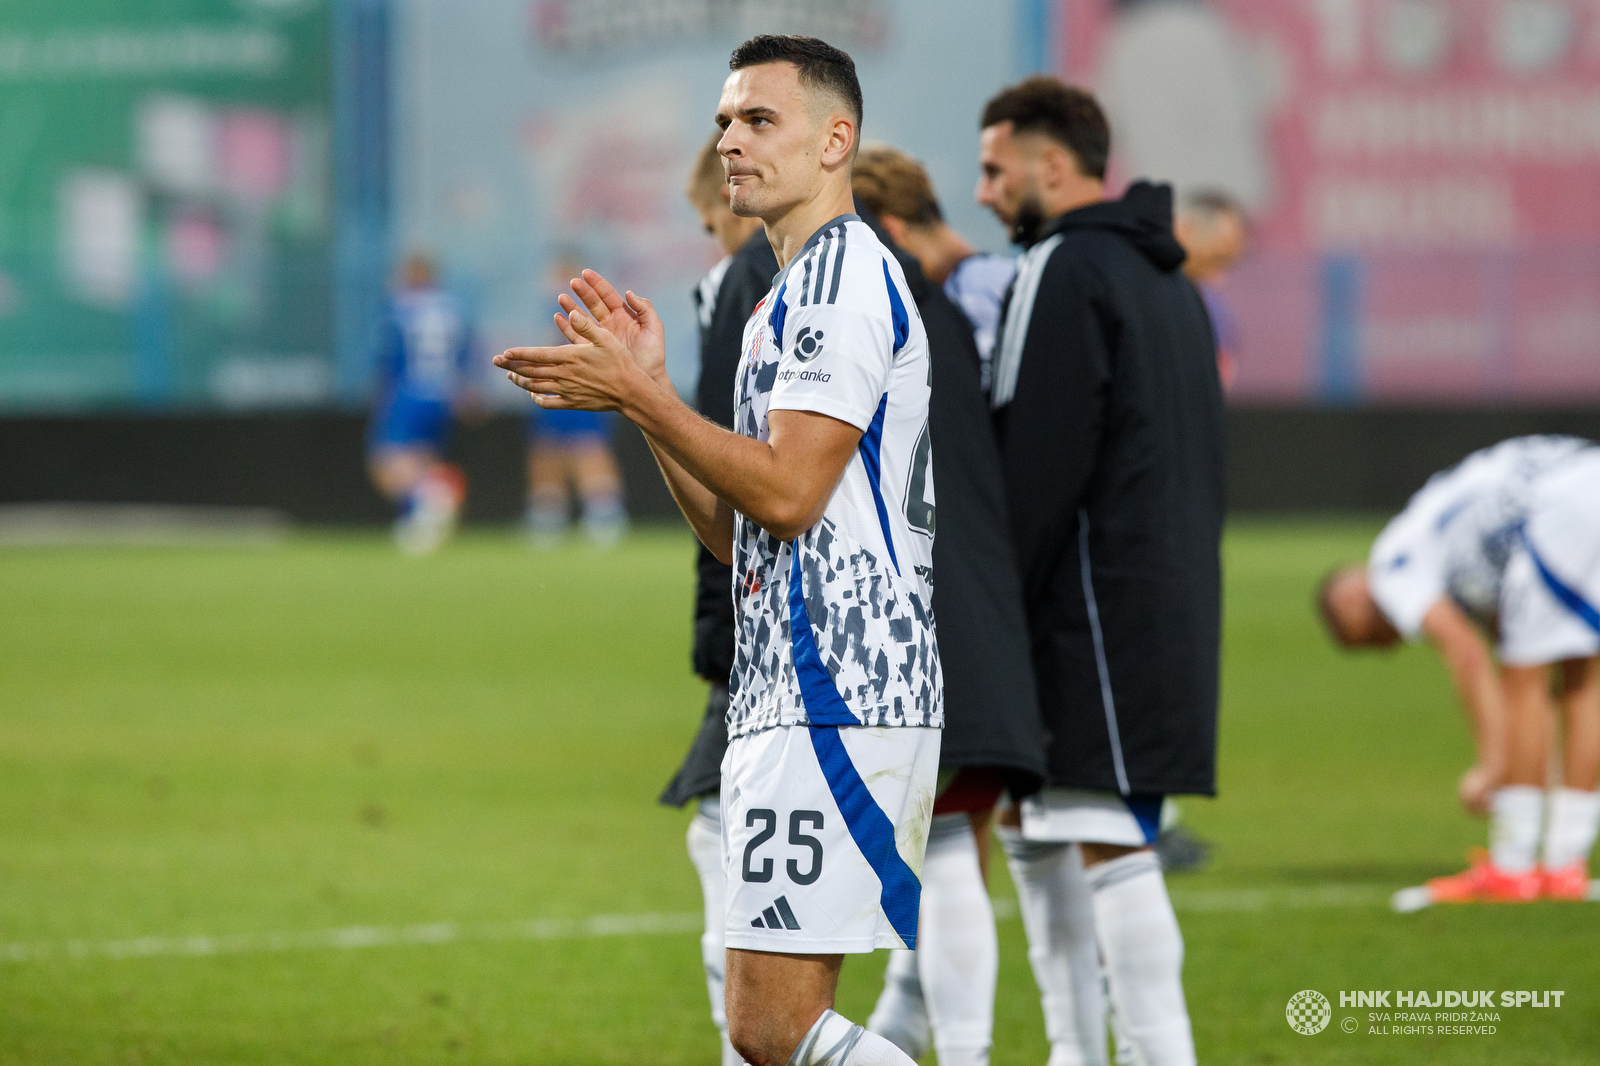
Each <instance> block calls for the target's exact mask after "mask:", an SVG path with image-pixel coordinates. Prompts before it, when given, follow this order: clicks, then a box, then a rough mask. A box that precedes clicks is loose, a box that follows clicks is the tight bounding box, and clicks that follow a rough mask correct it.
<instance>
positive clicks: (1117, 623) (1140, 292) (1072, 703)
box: [994, 182, 1224, 794]
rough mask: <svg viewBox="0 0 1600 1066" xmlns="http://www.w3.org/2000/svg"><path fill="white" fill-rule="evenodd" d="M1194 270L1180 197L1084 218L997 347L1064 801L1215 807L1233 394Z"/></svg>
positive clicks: (1034, 275) (1012, 304)
mask: <svg viewBox="0 0 1600 1066" xmlns="http://www.w3.org/2000/svg"><path fill="white" fill-rule="evenodd" d="M1057 237H1059V240H1053V239H1054V238H1057ZM1051 243H1053V247H1050V244H1051ZM1183 258H1184V253H1183V249H1182V248H1181V247H1180V246H1179V245H1178V243H1177V241H1176V240H1175V239H1174V238H1173V236H1172V193H1171V189H1170V188H1168V187H1166V186H1153V185H1149V184H1146V183H1143V182H1140V183H1137V184H1135V185H1134V186H1133V187H1132V188H1131V189H1129V191H1128V194H1127V196H1126V198H1124V199H1123V200H1121V201H1115V202H1106V203H1099V204H1094V205H1091V206H1089V207H1084V208H1080V209H1078V210H1076V211H1070V212H1068V213H1067V214H1065V215H1063V216H1061V217H1060V218H1058V219H1056V220H1055V221H1054V222H1053V223H1052V224H1050V225H1049V226H1048V227H1046V229H1045V230H1044V232H1043V234H1042V235H1041V237H1040V241H1039V243H1038V244H1036V245H1035V246H1034V247H1033V248H1032V249H1030V251H1029V253H1028V254H1027V255H1026V256H1025V257H1024V259H1023V260H1022V261H1021V263H1022V265H1021V268H1020V270H1019V273H1018V279H1017V282H1016V283H1015V285H1014V287H1013V291H1012V295H1011V297H1010V298H1009V300H1008V305H1007V309H1006V325H1005V326H1004V327H1003V329H1002V336H1001V339H1000V341H998V342H997V343H996V346H995V347H996V354H995V359H996V363H995V378H994V390H995V402H996V405H997V407H998V411H997V414H996V427H997V431H998V433H999V437H1000V447H1001V455H1002V462H1003V465H1004V477H1005V488H1006V497H1007V502H1008V504H1009V507H1010V514H1011V521H1012V526H1013V530H1014V536H1015V539H1016V547H1017V563H1018V566H1019V567H1020V568H1021V574H1022V585H1023V591H1024V597H1025V600H1026V605H1027V614H1028V625H1029V629H1030V631H1031V637H1032V652H1033V664H1034V673H1035V677H1036V678H1037V682H1038V689H1039V703H1040V711H1041V714H1042V715H1043V718H1044V726H1045V729H1046V730H1047V732H1048V733H1049V734H1050V737H1051V740H1050V749H1049V771H1050V781H1051V783H1052V784H1054V785H1058V786H1065V787H1075V788H1088V789H1097V790H1104V791H1110V792H1122V793H1125V794H1145V793H1167V792H1197V793H1205V794H1211V793H1213V792H1214V791H1215V763H1216V720H1217V659H1218V652H1219V639H1220V628H1221V602H1222V593H1221V564H1220V560H1219V548H1220V540H1221V534H1222V521H1223V505H1224V499H1223V447H1224V444H1223V420H1222V391H1221V387H1220V384H1219V382H1218V380H1217V364H1216V350H1215V343H1214V341H1213V338H1212V333H1211V326H1210V321H1209V319H1208V317H1207V315H1206V310H1205V305H1204V304H1203V303H1202V301H1201V299H1200V295H1199V293H1198V292H1197V291H1196V290H1195V288H1194V286H1193V285H1192V284H1190V283H1189V281H1188V280H1187V279H1186V278H1185V277H1184V276H1183V274H1182V273H1181V272H1180V271H1179V270H1178V267H1179V265H1180V264H1181V263H1182V262H1183ZM1030 260H1031V261H1030ZM1030 274H1031V277H1030ZM1030 280H1036V283H1037V289H1036V293H1033V292H1030V289H1031V286H1030ZM1030 295H1032V296H1033V298H1032V299H1031V300H1030V299H1029V297H1030ZM1024 324H1025V327H1026V328H1025V331H1024V330H1023V329H1022V326H1023V325H1024ZM1013 334H1016V335H1017V336H1020V337H1021V338H1022V339H1021V340H1020V341H1019V340H1018V339H1017V336H1014V335H1013ZM1008 380H1009V382H1010V383H1013V384H1011V385H1008V384H1007V382H1008ZM1013 388H1014V391H1012V389H1013Z"/></svg>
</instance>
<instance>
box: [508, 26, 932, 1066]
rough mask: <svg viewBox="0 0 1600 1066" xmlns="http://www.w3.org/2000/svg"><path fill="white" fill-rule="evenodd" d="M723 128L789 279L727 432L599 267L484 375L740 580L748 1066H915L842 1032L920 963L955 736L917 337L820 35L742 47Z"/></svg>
mask: <svg viewBox="0 0 1600 1066" xmlns="http://www.w3.org/2000/svg"><path fill="white" fill-rule="evenodd" d="M729 66H730V68H731V69H732V71H733V73H732V74H731V75H730V76H729V78H728V79H727V82H726V83H725V85H724V87H723V94H722V100H721V103H720V104H719V106H718V111H717V125H718V126H719V127H721V128H722V130H723V137H722V140H721V141H720V143H719V149H720V151H721V153H722V156H723V158H724V160H726V169H727V174H728V181H729V186H730V189H731V196H730V207H731V208H732V209H733V211H734V212H735V213H736V214H739V215H742V216H745V217H758V218H760V219H761V220H762V221H763V223H764V224H765V226H766V231H767V236H768V239H769V240H770V242H771V244H772V246H773V250H774V252H775V253H776V254H777V257H778V261H779V263H780V265H781V266H782V270H781V271H780V273H779V274H778V276H777V278H776V279H775V283H774V285H773V288H772V291H771V292H770V293H769V294H768V296H767V297H766V298H765V299H764V300H763V301H762V302H761V304H760V305H759V306H758V307H757V309H756V312H755V314H754V315H752V316H751V319H750V321H749V323H748V324H747V325H746V328H745V340H744V352H745V356H744V359H743V361H742V363H741V366H740V370H739V378H738V383H737V392H736V409H735V430H736V431H734V432H730V431H728V430H725V429H722V428H720V427H718V426H716V425H713V424H712V423H710V422H708V421H706V420H705V419H703V418H701V417H700V416H699V415H697V414H696V413H695V412H694V411H693V410H691V409H690V408H689V407H688V406H687V405H685V404H684V403H683V402H682V401H681V400H679V399H678V396H677V393H676V391H675V390H674V389H673V386H672V383H671V381H670V380H669V379H668V378H667V375H666V367H665V363H666V360H665V347H664V330H663V328H662V325H661V320H660V318H659V317H658V316H657V315H656V313H655V311H654V309H653V307H652V306H651V304H650V303H649V301H647V300H645V299H643V298H641V297H638V296H635V295H633V294H631V293H630V294H627V296H626V297H624V296H622V295H619V294H618V293H617V292H616V290H615V289H613V288H612V287H611V285H610V284H609V283H607V282H606V281H605V279H604V278H602V277H600V275H598V274H596V273H594V272H593V271H585V272H584V275H583V278H582V279H581V280H577V281H576V282H575V284H574V286H573V289H574V293H575V294H576V296H577V297H578V299H579V300H581V301H582V302H583V305H584V307H583V309H582V310H580V309H579V306H578V303H577V301H574V300H573V299H572V298H571V297H568V296H563V297H561V302H562V307H563V309H564V310H565V312H566V313H565V314H564V315H561V316H558V318H557V325H558V327H559V328H561V330H562V331H563V333H565V334H566V336H567V338H568V340H569V341H571V343H570V344H569V345H567V346H564V347H558V348H515V349H510V350H508V351H506V352H504V353H502V354H501V355H499V356H497V357H496V359H495V362H496V364H497V365H498V366H500V367H501V368H502V369H505V370H506V371H508V373H509V375H510V377H511V379H512V380H513V381H514V382H515V383H516V384H518V385H519V386H521V387H522V388H524V389H526V390H527V391H528V392H530V393H532V394H533V396H534V399H535V401H536V402H537V403H539V405H540V406H541V407H545V408H547V409H571V408H577V409H584V410H616V411H620V412H621V413H622V414H623V415H624V416H625V417H627V418H628V419H630V420H631V421H633V422H634V423H635V424H636V425H638V426H639V428H640V429H641V430H642V431H643V432H644V434H645V437H646V439H647V440H648V441H649V443H650V446H651V448H652V450H653V451H654V453H655V455H656V458H657V461H658V462H659V463H660V465H661V469H662V473H663V474H664V476H665V477H666V479H667V482H668V485H669V486H670V487H671V489H672V492H673V495H674V496H675V498H676V499H677V500H678V503H679V506H680V507H681V508H682V510H683V512H684V515H685V517H686V518H687V519H688V520H689V523H690V525H691V527H692V528H693V529H694V530H695V533H696V535H697V536H699V538H700V540H701V542H702V543H704V544H705V545H706V547H707V548H708V549H710V550H711V551H712V553H713V554H715V555H716V556H717V557H718V558H719V559H721V560H723V561H724V562H729V563H731V564H732V565H733V581H734V590H735V591H734V596H735V604H736V611H737V616H738V618H737V621H738V636H737V648H736V653H735V659H734V666H733V673H732V676H731V677H730V679H729V712H728V735H729V745H728V753H727V755H726V757H725V758H724V760H723V766H722V825H723V860H724V863H725V866H726V877H727V881H726V884H727V927H726V943H727V945H728V953H727V971H726V980H727V1017H728V1036H729V1039H730V1040H731V1041H732V1043H733V1046H734V1048H735V1049H736V1050H737V1051H738V1053H739V1054H740V1055H741V1056H743V1058H744V1059H745V1060H746V1061H747V1062H750V1063H752V1064H754V1066H774V1064H781V1063H789V1064H791V1066H907V1064H909V1063H910V1062H911V1060H910V1059H908V1058H907V1057H906V1056H905V1055H904V1054H903V1053H902V1052H901V1051H900V1050H899V1049H897V1048H896V1047H895V1046H894V1045H893V1044H891V1043H890V1042H889V1041H887V1040H885V1039H883V1038H882V1037H880V1036H877V1035H875V1034H872V1033H868V1032H866V1031H865V1030H864V1029H863V1028H862V1027H861V1026H859V1025H855V1024H852V1023H851V1022H850V1021H848V1020H847V1019H845V1018H842V1017H841V1016H839V1015H838V1014H836V1013H835V1012H834V1011H833V1009H832V1006H833V1000H834V993H835V990H836V988H837V984H838V976H839V970H840V967H841V965H842V963H843V956H844V954H846V953H861V952H870V951H872V950H874V949H876V948H879V947H914V946H915V945H916V940H917V921H918V907H919V903H920V896H921V885H920V882H919V881H918V871H919V870H920V868H921V866H922V860H923V852H924V848H925V846H926V842H927V836H928V827H929V819H930V815H931V812H932V808H933V798H934V789H935V778H936V775H937V771H938V761H939V733H940V728H941V726H942V725H943V685H942V679H941V676H940V670H939V659H938V650H937V645H936V644H935V641H934V631H933V613H932V603H931V600H932V595H931V594H932V576H933V573H932V571H933V567H932V550H933V508H934V494H933V476H932V469H931V458H932V456H931V450H930V449H929V447H928V446H927V444H926V436H927V423H928V400H929V393H930V389H929V381H930V378H931V372H930V365H929V359H928V346H927V337H926V334H925V332H924V330H923V326H922V322H921V320H920V318H919V316H918V314H917V310H916V306H915V304H914V303H913V301H912V298H911V296H910V295H909V293H908V291H907V289H906V282H905V277H904V274H903V273H902V271H901V269H900V266H899V264H898V262H897V261H896V260H895V258H894V256H893V255H892V254H891V253H890V252H889V251H888V249H886V248H885V247H884V246H883V245H882V244H881V243H880V242H879V241H878V239H877V237H876V236H875V235H874V234H873V232H872V230H871V229H870V228H868V227H867V226H866V225H864V224H863V223H862V222H861V220H860V219H859V218H858V217H856V215H855V214H854V202H853V200H852V197H851V191H850V168H851V162H852V160H853V158H854V155H855V149H856V145H857V143H858V138H859V131H860V126H861V114H862V101H861V90H860V84H859V82H858V81H857V79H856V74H855V64H854V62H853V61H852V60H851V59H850V57H849V56H848V55H846V54H845V53H843V52H841V51H839V50H838V49H836V48H833V47H832V46H830V45H828V44H826V43H824V42H822V41H819V40H816V39H815V38H808V37H778V36H760V37H755V38H752V39H751V40H749V41H747V42H745V43H744V44H742V45H740V46H739V47H738V48H737V49H735V50H734V53H733V56H732V58H731V60H730V63H729Z"/></svg>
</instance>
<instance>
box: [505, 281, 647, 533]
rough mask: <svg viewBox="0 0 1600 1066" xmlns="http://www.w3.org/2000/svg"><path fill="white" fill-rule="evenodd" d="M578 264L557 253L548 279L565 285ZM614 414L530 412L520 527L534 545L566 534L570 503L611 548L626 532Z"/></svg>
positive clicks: (585, 524)
mask: <svg viewBox="0 0 1600 1066" xmlns="http://www.w3.org/2000/svg"><path fill="white" fill-rule="evenodd" d="M579 269H580V267H579V266H578V265H577V264H576V262H574V260H573V258H572V257H571V256H570V255H563V256H560V257H558V259H557V261H556V263H555V265H554V267H553V269H552V272H551V278H552V280H553V281H554V282H555V284H556V285H557V286H564V285H566V284H567V282H568V280H569V279H571V278H574V277H576V276H577V274H578V271H579ZM614 418H615V416H614V415H611V414H607V413H604V412H601V411H561V410H551V411H545V410H542V409H540V408H539V407H537V406H535V407H534V408H533V409H532V410H531V411H529V412H528V510H527V513H526V515H525V516H524V528H525V529H526V531H527V534H528V540H529V542H530V543H531V544H532V545H533V546H534V547H538V548H550V547H554V546H556V545H557V544H559V543H560V542H561V539H562V538H563V537H564V536H565V535H566V532H567V524H568V521H569V519H570V518H571V514H572V509H573V504H576V506H577V511H578V517H579V522H580V524H581V525H582V527H583V532H584V535H585V536H586V537H588V538H589V542H590V543H591V544H593V545H595V546H596V547H600V548H609V547H611V546H613V545H615V544H616V543H617V542H618V541H619V540H621V539H622V537H623V535H624V534H625V533H627V531H628V508H627V503H626V501H625V500H624V498H623V492H622V472H621V471H620V470H619V469H618V467H617V459H616V456H615V455H613V454H612V451H611V430H612V425H611V423H612V420H613V419H614Z"/></svg>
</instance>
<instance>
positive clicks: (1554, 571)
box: [1500, 449, 1600, 666]
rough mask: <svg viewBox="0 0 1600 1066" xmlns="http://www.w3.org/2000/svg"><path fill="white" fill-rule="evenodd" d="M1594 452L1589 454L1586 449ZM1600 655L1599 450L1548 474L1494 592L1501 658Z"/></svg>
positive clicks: (1530, 662)
mask: <svg viewBox="0 0 1600 1066" xmlns="http://www.w3.org/2000/svg"><path fill="white" fill-rule="evenodd" d="M1591 453H1592V454H1591ZM1596 654H1600V449H1590V451H1589V452H1585V453H1584V454H1583V455H1582V456H1580V457H1579V458H1577V459H1575V460H1574V461H1572V462H1570V463H1568V464H1564V465H1563V466H1562V467H1561V468H1560V469H1559V470H1557V471H1555V472H1553V473H1551V474H1550V475H1548V476H1547V477H1546V478H1545V479H1544V480H1543V481H1542V482H1541V484H1540V486H1539V497H1538V499H1537V500H1536V501H1535V505H1534V508H1533V512H1532V514H1531V515H1530V516H1529V517H1528V521H1527V523H1526V524H1525V525H1524V526H1523V527H1522V530H1521V532H1520V533H1519V534H1518V537H1517V542H1516V544H1515V546H1514V547H1513V548H1512V551H1511V557H1510V558H1509V559H1508V560H1507V561H1506V571H1505V578H1504V581H1503V584H1502V586H1501V591H1500V658H1501V660H1502V661H1503V662H1505V663H1506V664H1507V665H1510V666H1542V665H1544V664H1546V663H1557V662H1561V661H1563V660H1566V659H1586V658H1588V657H1589V656H1592V655H1596Z"/></svg>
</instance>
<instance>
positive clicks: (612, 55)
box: [394, 0, 1043, 408]
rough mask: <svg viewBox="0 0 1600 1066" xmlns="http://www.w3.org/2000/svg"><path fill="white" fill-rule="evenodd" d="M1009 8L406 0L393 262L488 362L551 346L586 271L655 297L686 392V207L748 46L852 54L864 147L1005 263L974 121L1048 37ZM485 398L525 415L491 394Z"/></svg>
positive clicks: (708, 247) (708, 250)
mask: <svg viewBox="0 0 1600 1066" xmlns="http://www.w3.org/2000/svg"><path fill="white" fill-rule="evenodd" d="M1024 7H1027V8H1032V7H1039V10H1040V11H1042V10H1043V7H1042V6H1041V5H1037V4H1035V3H1032V2H1031V0H1030V2H1024V3H1018V2H1015V0H1002V2H996V3H992V4H985V5H973V4H971V3H967V2H965V0H475V2H474V3H472V4H469V5H461V4H446V3H442V2H439V0H400V3H399V5H398V7H397V11H396V28H395V36H396V45H395V53H394V54H395V63H396V68H395V92H396V100H397V107H396V116H397V118H396V130H395V137H396V156H395V159H396V163H395V170H394V175H395V177H394V180H395V204H396V206H395V233H394V244H395V247H396V250H397V251H408V250H416V251H427V252H432V253H433V254H435V255H436V256H437V257H438V258H439V259H440V261H441V262H442V263H443V264H444V266H445V268H446V274H447V276H448V277H449V278H450V279H451V282H452V284H453V285H454V286H456V287H457V288H458V289H460V290H462V291H463V292H465V293H466V294H467V295H468V297H469V299H470V301H471V303H472V304H473V305H474V306H475V307H476V308H477V309H478V312H479V317H480V335H481V336H482V337H483V340H484V344H485V347H486V348H487V349H492V350H499V349H500V348H503V347H506V346H509V345H513V344H529V343H554V342H556V341H557V339H558V336H559V335H558V334H557V333H556V331H555V328H554V326H553V325H552V324H551V317H550V316H551V314H552V313H553V312H554V311H555V310H556V309H557V307H556V303H555V295H556V293H558V292H560V291H562V290H563V289H564V288H565V286H566V281H567V279H568V278H570V277H572V276H574V274H575V272H576V271H577V270H578V269H579V268H580V267H584V266H588V267H593V268H595V269H598V270H600V271H601V272H602V273H605V274H607V275H608V276H609V277H611V278H612V279H613V280H615V281H616V282H617V283H618V284H619V285H621V286H626V287H628V288H632V289H634V290H635V291H637V292H639V293H641V294H643V295H645V296H648V297H650V298H651V299H652V300H653V301H654V302H655V304H656V307H657V308H658V309H659V310H660V312H661V314H662V317H663V319H664V320H665V321H666V325H667V335H668V367H669V370H670V371H671V373H672V375H673V379H674V381H675V382H676V383H677V384H678V386H679V388H680V389H682V390H685V391H687V390H690V389H692V387H693V385H694V383H695V381H696V379H697V375H698V342H697V340H696V332H695V322H694V313H693V304H692V302H691V297H690V294H691V292H692V291H693V289H694V287H695V285H696V283H697V282H698V280H699V279H700V277H701V276H702V275H703V274H704V273H705V271H706V270H707V269H709V268H710V267H711V266H712V265H713V264H714V263H715V262H716V261H717V259H718V258H719V257H720V256H721V254H722V253H721V252H720V251H719V250H718V249H717V248H716V246H715V244H714V243H713V242H712V241H711V239H710V238H709V237H708V236H707V235H706V234H705V233H704V232H702V229H701V225H700V222H699V219H698V218H697V217H696V215H695V212H694V211H693V209H692V208H691V207H690V206H689V204H688V202H687V201H686V199H685V197H684V188H685V185H686V184H687V182H688V176H689V170H690V166H691V164H692V162H693V160H694V158H695V155H696V153H697V152H698V151H699V150H700V149H701V147H702V146H703V145H704V144H705V143H706V141H707V139H708V138H709V137H710V136H711V134H712V133H713V131H714V130H715V128H716V127H715V125H714V122H713V118H714V116H715V114H716V108H717V101H718V98H719V96H720V94H721V89H722V83H723V81H724V79H726V77H727V76H728V56H729V53H730V52H731V51H732V50H733V48H734V47H735V46H736V45H737V44H738V43H739V42H740V41H742V40H744V39H745V38H747V37H749V36H751V35H753V34H755V33H759V32H797V33H809V34H815V35H818V36H821V37H823V38H825V39H827V40H829V41H831V42H833V43H835V44H837V45H838V46H840V47H842V48H844V49H846V50H847V51H849V52H850V53H851V55H852V56H853V58H854V59H855V61H856V64H857V68H858V70H859V72H860V76H861V82H862V88H863V93H864V95H865V99H866V114H865V118H864V121H863V136H864V139H865V140H867V141H889V142H891V143H894V144H897V145H899V146H901V147H903V148H904V149H906V150H907V151H909V152H911V153H912V154H914V155H916V156H917V157H918V158H920V159H922V160H923V161H924V162H925V163H926V164H927V166H928V168H929V171H930V173H931V174H932V177H933V180H934V182H935V185H936V187H937V189H938V192H939V194H940V196H941V198H942V200H943V201H944V207H945V209H946V214H947V216H948V217H949V218H950V219H951V221H952V222H953V223H954V224H955V225H956V226H957V227H958V228H960V229H961V230H963V231H964V232H966V233H967V234H968V235H969V236H970V237H971V238H972V239H973V240H974V241H976V242H977V243H979V244H981V245H984V246H986V247H989V248H991V249H994V250H997V251H998V250H1004V249H1005V248H1006V240H1005V235H1004V233H1003V231H1002V230H1001V228H1000V226H999V225H998V224H997V223H996V222H995V221H994V220H993V219H992V218H991V217H990V216H989V215H988V213H987V212H986V211H984V210H983V209H981V208H979V207H978V206H977V204H976V203H975V202H974V200H973V188H974V185H975V184H976V181H977V177H978V168H977V145H978V115H979V112H980V111H981V109H982V107H983V102H984V100H985V99H986V98H987V97H988V96H989V95H990V94H992V93H993V92H994V91H995V90H996V89H998V88H999V87H1000V86H1002V85H1004V84H1006V83H1007V82H1008V81H1012V80H1015V79H1016V78H1017V77H1018V76H1019V74H1020V73H1021V72H1022V71H1021V70H1020V68H1019V62H1021V60H1019V53H1020V52H1022V51H1024V49H1023V48H1022V47H1021V44H1022V41H1021V40H1020V38H1022V37H1023V36H1024V30H1027V31H1029V40H1030V41H1032V42H1037V41H1039V40H1040V39H1041V35H1040V34H1039V32H1038V27H1037V26H1036V25H1033V24H1028V25H1027V26H1024V25H1023V24H1022V23H1023V22H1024V21H1025V20H1024V17H1023V16H1022V15H1020V14H1019V8H1024ZM497 382H498V384H497V385H496V388H495V392H494V393H493V395H495V396H496V397H497V399H498V400H499V401H501V402H503V403H505V404H507V405H520V407H521V408H526V407H527V399H526V397H525V396H524V395H522V394H521V393H520V392H519V391H518V390H516V389H514V388H511V387H510V386H509V385H507V384H506V383H505V382H504V381H503V380H502V379H498V378H497Z"/></svg>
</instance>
